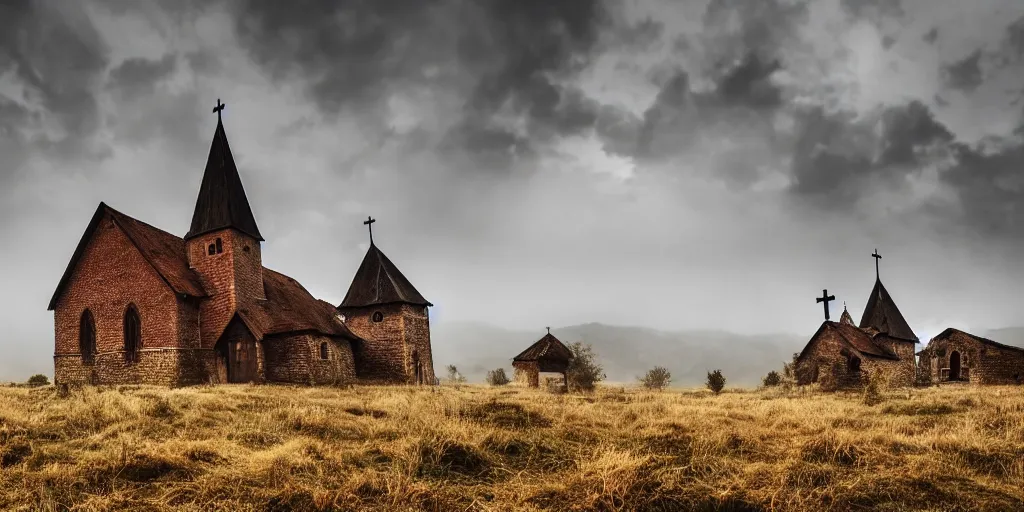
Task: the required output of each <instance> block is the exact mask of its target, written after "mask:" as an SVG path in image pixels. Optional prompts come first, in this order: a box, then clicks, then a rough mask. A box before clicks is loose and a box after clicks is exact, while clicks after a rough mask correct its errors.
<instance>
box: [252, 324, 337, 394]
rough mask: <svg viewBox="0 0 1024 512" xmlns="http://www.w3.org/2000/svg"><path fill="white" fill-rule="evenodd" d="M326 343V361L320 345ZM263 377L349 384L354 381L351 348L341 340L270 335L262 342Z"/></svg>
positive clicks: (278, 380) (302, 381)
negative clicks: (264, 375) (321, 355)
mask: <svg viewBox="0 0 1024 512" xmlns="http://www.w3.org/2000/svg"><path fill="white" fill-rule="evenodd" d="M321 343H326V344H327V359H321V358H320V345H321ZM263 347H264V348H263V350H264V354H265V357H266V378H267V380H268V381H271V382H291V383H296V384H314V385H315V384H351V383H355V381H356V368H355V361H354V360H353V355H352V349H351V347H350V346H349V343H348V342H347V341H345V340H337V339H332V338H328V337H326V336H321V335H317V334H294V335H290V336H274V337H270V338H267V339H265V340H263Z"/></svg>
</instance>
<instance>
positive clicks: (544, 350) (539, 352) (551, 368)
mask: <svg viewBox="0 0 1024 512" xmlns="http://www.w3.org/2000/svg"><path fill="white" fill-rule="evenodd" d="M571 360H572V351H571V350H569V347H566V346H565V344H563V343H562V342H561V341H559V340H558V338H556V337H555V336H554V335H552V334H551V328H550V327H549V328H548V333H547V334H546V335H544V337H543V338H541V339H539V340H537V342H536V343H534V344H533V345H530V347H529V348H527V349H526V350H524V351H522V352H521V353H520V354H519V355H517V356H515V357H513V358H512V368H513V369H514V374H513V375H514V377H513V378H514V380H515V381H516V382H519V383H523V384H526V385H528V386H529V387H531V388H536V387H540V374H541V373H560V374H562V382H563V384H564V385H566V386H568V384H569V382H568V378H567V377H566V374H565V372H566V370H568V368H569V361H571Z"/></svg>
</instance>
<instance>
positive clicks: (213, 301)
mask: <svg viewBox="0 0 1024 512" xmlns="http://www.w3.org/2000/svg"><path fill="white" fill-rule="evenodd" d="M218 240H220V248H221V250H222V251H223V252H220V253H217V247H218V244H217V241H218ZM211 246H213V252H214V254H212V255H211V254H209V253H210V247H211ZM186 250H187V251H188V263H189V267H190V268H193V269H195V271H196V272H197V273H198V274H199V275H200V277H201V279H202V282H203V287H204V288H206V290H207V292H208V293H209V294H210V298H209V299H207V300H204V301H203V302H202V305H201V306H200V311H199V313H200V315H199V319H200V320H199V321H200V332H202V333H203V339H202V341H201V346H202V347H204V348H213V345H214V344H215V343H216V342H217V339H218V338H219V336H220V335H221V333H222V332H223V331H224V328H225V327H227V324H228V321H230V320H231V317H232V316H233V315H234V314H235V312H236V311H238V310H240V309H242V308H244V307H246V306H249V305H251V304H253V303H254V302H256V301H257V300H260V299H266V294H265V293H264V291H263V261H262V256H261V254H260V253H261V251H260V243H259V241H257V240H256V239H254V238H253V237H251V236H249V235H246V234H244V233H241V232H239V231H236V230H233V229H222V230H219V231H214V232H212V233H207V234H205V235H201V236H198V237H196V238H193V239H191V240H188V241H187V242H186Z"/></svg>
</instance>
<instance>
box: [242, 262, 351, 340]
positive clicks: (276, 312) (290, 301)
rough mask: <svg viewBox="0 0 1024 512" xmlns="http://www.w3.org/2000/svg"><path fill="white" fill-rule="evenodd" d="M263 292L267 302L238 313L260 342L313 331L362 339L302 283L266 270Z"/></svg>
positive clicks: (326, 334) (328, 305)
mask: <svg viewBox="0 0 1024 512" xmlns="http://www.w3.org/2000/svg"><path fill="white" fill-rule="evenodd" d="M263 289H264V292H265V293H266V296H267V300H265V301H258V302H256V303H255V304H253V305H251V306H248V307H246V308H244V309H242V310H241V311H239V312H238V314H239V316H240V317H241V318H242V321H243V322H245V324H246V326H248V327H249V330H250V331H252V333H253V335H255V336H256V338H257V339H263V338H264V337H266V336H271V335H274V334H285V333H290V332H305V331H310V332H316V333H319V334H323V335H325V336H333V337H341V338H346V339H349V340H354V341H359V340H361V338H359V337H358V336H356V335H355V334H353V333H352V331H350V330H349V329H348V327H346V326H345V324H344V323H342V321H341V319H339V318H338V311H337V310H336V309H335V308H334V306H332V305H331V304H330V303H327V302H324V301H322V300H318V299H316V298H315V297H313V296H312V295H311V294H310V293H309V292H308V291H306V289H305V288H303V286H302V285H301V284H299V282H298V281H296V280H294V279H292V278H290V277H288V276H286V275H284V274H281V273H280V272H275V271H273V270H270V269H269V268H266V267H263Z"/></svg>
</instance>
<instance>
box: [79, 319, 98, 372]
mask: <svg viewBox="0 0 1024 512" xmlns="http://www.w3.org/2000/svg"><path fill="white" fill-rule="evenodd" d="M78 352H79V353H80V354H82V362H83V363H91V362H92V361H93V354H95V353H96V322H95V321H94V320H93V319H92V312H90V311H89V310H88V309H87V310H85V311H83V312H82V319H81V321H79V322H78Z"/></svg>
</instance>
